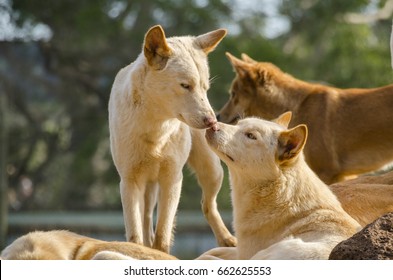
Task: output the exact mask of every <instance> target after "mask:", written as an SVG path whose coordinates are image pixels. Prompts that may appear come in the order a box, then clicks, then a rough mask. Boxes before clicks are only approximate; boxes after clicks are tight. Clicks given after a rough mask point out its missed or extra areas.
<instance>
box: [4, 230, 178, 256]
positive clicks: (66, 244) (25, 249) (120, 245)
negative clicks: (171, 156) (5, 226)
mask: <svg viewBox="0 0 393 280" xmlns="http://www.w3.org/2000/svg"><path fill="white" fill-rule="evenodd" d="M1 258H2V259H4V260H90V259H96V260H123V259H137V260H175V259H176V258H175V257H174V256H171V255H168V254H166V253H164V252H161V251H158V250H155V249H152V248H148V247H145V246H142V245H138V244H135V243H131V242H115V241H113V242H107V241H102V240H98V239H94V238H90V237H86V236H82V235H79V234H76V233H73V232H69V231H65V230H54V231H47V232H43V231H35V232H31V233H28V234H26V235H24V236H22V237H20V238H18V239H16V240H15V241H14V242H13V243H11V244H10V245H9V246H8V247H6V248H5V249H4V250H3V252H2V253H1Z"/></svg>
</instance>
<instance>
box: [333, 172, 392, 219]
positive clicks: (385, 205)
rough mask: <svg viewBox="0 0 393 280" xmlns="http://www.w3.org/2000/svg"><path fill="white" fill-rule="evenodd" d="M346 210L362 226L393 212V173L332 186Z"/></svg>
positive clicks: (360, 178)
mask: <svg viewBox="0 0 393 280" xmlns="http://www.w3.org/2000/svg"><path fill="white" fill-rule="evenodd" d="M329 188H330V189H331V190H332V191H333V193H334V194H335V195H336V196H337V198H338V200H339V201H340V202H341V205H342V207H343V208H344V210H345V211H346V212H347V213H348V214H349V215H351V217H352V218H354V219H355V220H356V221H358V222H359V224H360V225H361V226H366V225H368V224H370V223H371V222H373V221H374V220H376V219H377V218H379V217H381V216H382V215H384V214H387V213H389V212H393V171H390V172H388V173H386V174H382V175H372V176H361V177H359V178H357V179H353V180H348V181H344V182H340V183H336V184H333V185H330V186H329Z"/></svg>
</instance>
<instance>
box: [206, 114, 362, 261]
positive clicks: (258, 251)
mask: <svg viewBox="0 0 393 280" xmlns="http://www.w3.org/2000/svg"><path fill="white" fill-rule="evenodd" d="M289 120H290V117H288V114H285V115H284V116H282V117H280V118H279V119H278V120H276V122H269V121H264V120H261V119H256V118H246V119H243V120H241V121H239V123H238V124H237V125H236V126H233V125H226V124H223V123H219V124H218V127H219V130H218V131H214V130H208V131H207V132H206V138H207V140H208V143H209V145H210V147H211V148H212V149H213V150H214V151H215V152H216V154H217V155H218V156H219V157H220V158H221V160H223V161H224V162H225V163H226V165H227V166H228V169H229V174H230V179H231V187H232V203H233V214H234V221H233V223H234V229H235V236H236V238H237V240H238V245H237V248H236V249H231V248H216V249H212V250H210V251H208V252H206V253H205V254H203V255H202V256H201V257H200V258H199V259H215V258H219V259H220V258H223V259H225V258H230V259H327V258H328V256H329V254H330V251H331V249H332V248H333V247H334V246H335V245H336V244H337V243H339V242H340V241H342V240H344V239H347V238H349V237H350V236H352V235H353V234H354V233H355V232H356V231H357V230H358V229H359V228H360V225H359V224H358V223H357V222H356V221H355V220H354V219H352V218H351V217H350V216H349V215H348V214H347V213H346V212H345V211H344V210H343V209H342V207H341V205H340V203H339V201H338V200H337V198H336V197H335V195H334V194H333V193H332V192H331V191H330V190H329V188H328V186H326V185H325V184H324V183H323V182H322V181H321V180H320V179H319V178H318V177H317V176H316V175H315V174H314V172H313V171H312V170H311V169H310V168H309V167H308V165H307V164H306V162H305V160H304V157H303V154H302V150H303V147H304V145H305V142H306V139H307V128H306V126H304V125H299V126H297V127H295V128H293V129H290V130H288V129H287V128H286V126H283V125H287V123H288V122H289Z"/></svg>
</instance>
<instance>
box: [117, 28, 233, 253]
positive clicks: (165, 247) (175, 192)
mask: <svg viewBox="0 0 393 280" xmlns="http://www.w3.org/2000/svg"><path fill="white" fill-rule="evenodd" d="M225 34H226V31H225V30H224V29H218V30H215V31H212V32H209V33H206V34H203V35H200V36H197V37H191V36H184V37H171V38H168V39H167V38H166V37H165V34H164V31H163V29H162V28H161V27H160V26H155V27H152V28H151V29H150V30H149V31H148V32H147V33H146V36H145V41H144V44H143V52H142V54H140V55H139V56H138V58H137V59H136V61H135V62H133V63H131V64H130V65H128V66H127V67H125V68H123V69H121V70H120V72H119V73H118V74H117V76H116V79H115V81H114V84H113V87H112V92H111V96H110V100H109V129H110V139H111V152H112V157H113V160H114V163H115V165H116V168H117V171H118V172H119V175H120V178H121V182H120V192H121V200H122V206H123V214H124V222H125V228H126V237H127V240H128V241H131V242H134V243H137V244H144V245H146V246H149V247H150V246H152V247H153V248H156V249H159V250H162V251H164V252H169V250H170V246H171V239H172V229H173V225H174V221H175V214H176V210H177V206H178V203H179V197H180V190H181V185H182V179H183V175H182V168H183V166H184V165H185V163H186V161H188V163H189V165H190V166H191V167H192V168H193V169H194V170H195V172H196V175H197V177H198V181H199V183H200V185H201V187H202V190H203V201H202V209H203V212H204V214H205V217H206V219H207V221H208V222H209V224H210V226H211V228H212V230H213V232H214V234H215V236H216V239H217V242H218V244H219V245H220V246H234V245H235V244H236V240H235V238H234V237H233V236H232V235H231V234H230V232H229V231H228V229H227V228H226V226H225V225H224V223H223V221H222V219H221V216H220V214H219V213H218V210H217V205H216V197H217V194H218V192H219V190H220V188H221V183H222V178H223V170H222V167H221V165H220V160H219V158H218V157H217V156H216V155H215V154H214V153H213V152H212V151H211V150H210V149H209V147H208V146H207V143H206V140H205V138H204V130H203V129H206V128H209V127H213V128H214V127H215V125H216V122H217V121H216V117H215V114H214V111H213V109H212V108H211V106H210V104H209V101H208V99H207V94H206V93H207V90H208V89H209V69H208V63H207V55H208V54H209V53H210V52H211V51H213V50H214V48H215V47H216V46H217V44H218V43H219V42H220V41H221V40H222V38H223V37H224V36H225ZM157 200H158V206H157V224H156V229H155V232H153V222H152V220H153V211H154V208H155V206H156V204H157V203H156V202H157Z"/></svg>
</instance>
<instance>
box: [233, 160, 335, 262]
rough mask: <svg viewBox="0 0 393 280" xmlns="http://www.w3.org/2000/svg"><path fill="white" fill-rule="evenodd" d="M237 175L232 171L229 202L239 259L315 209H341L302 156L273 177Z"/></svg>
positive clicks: (285, 233) (284, 234)
mask: <svg viewBox="0 0 393 280" xmlns="http://www.w3.org/2000/svg"><path fill="white" fill-rule="evenodd" d="M236 175H237V174H231V179H232V201H233V209H234V210H233V213H234V229H235V233H236V237H237V238H238V248H239V257H240V258H248V257H250V256H249V255H247V256H244V255H242V254H244V252H247V254H250V252H251V253H252V252H253V251H255V252H257V251H258V250H261V249H263V248H266V247H268V246H269V245H271V244H273V243H274V242H276V241H277V240H280V239H282V238H283V236H286V235H287V234H288V233H287V232H286V228H288V226H289V225H290V224H292V223H293V222H294V221H296V220H297V219H299V218H300V217H303V216H306V215H308V214H309V213H310V212H311V211H313V210H315V209H320V208H326V209H341V206H340V203H339V202H338V200H337V199H336V197H335V196H334V195H333V194H332V193H331V191H330V190H329V189H328V187H327V186H326V185H325V184H324V183H323V182H322V181H321V180H320V179H319V178H318V177H317V176H316V175H315V174H314V173H313V172H312V171H311V169H310V168H309V167H308V166H307V164H306V163H305V162H304V159H303V158H301V159H299V160H298V162H297V163H296V164H295V165H294V166H292V167H288V168H286V169H282V170H281V174H280V176H279V177H278V178H277V179H276V180H270V181H265V180H264V179H263V178H258V179H253V178H249V177H248V178H241V177H239V176H236ZM341 210H342V209H341ZM254 248H255V249H254Z"/></svg>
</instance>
